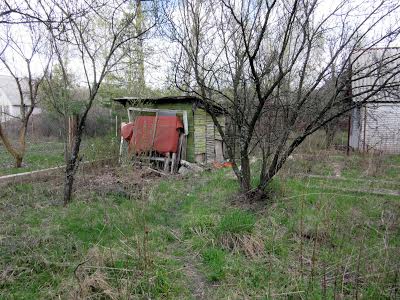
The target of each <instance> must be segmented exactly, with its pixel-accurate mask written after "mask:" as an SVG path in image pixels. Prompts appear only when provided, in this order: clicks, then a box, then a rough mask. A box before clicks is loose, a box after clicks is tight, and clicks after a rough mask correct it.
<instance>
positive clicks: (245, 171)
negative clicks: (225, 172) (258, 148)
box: [240, 153, 251, 193]
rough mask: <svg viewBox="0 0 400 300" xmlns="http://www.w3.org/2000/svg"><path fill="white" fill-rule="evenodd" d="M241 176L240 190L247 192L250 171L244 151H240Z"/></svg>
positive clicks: (249, 184) (249, 182) (249, 183)
mask: <svg viewBox="0 0 400 300" xmlns="http://www.w3.org/2000/svg"><path fill="white" fill-rule="evenodd" d="M240 167H241V172H240V173H241V177H240V191H241V192H242V193H247V192H248V191H250V189H251V171H250V160H249V157H248V155H247V154H246V153H242V158H241V160H240Z"/></svg>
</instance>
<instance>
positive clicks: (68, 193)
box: [64, 166, 75, 206]
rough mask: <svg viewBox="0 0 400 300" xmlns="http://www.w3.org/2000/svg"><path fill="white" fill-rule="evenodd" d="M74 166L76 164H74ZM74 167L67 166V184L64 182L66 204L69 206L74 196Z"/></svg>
mask: <svg viewBox="0 0 400 300" xmlns="http://www.w3.org/2000/svg"><path fill="white" fill-rule="evenodd" d="M72 167H73V168H74V166H72ZM74 173H75V172H74V169H71V168H69V167H67V170H66V172H65V184H64V206H67V204H68V203H69V202H71V198H72V187H73V185H74V175H75V174H74Z"/></svg>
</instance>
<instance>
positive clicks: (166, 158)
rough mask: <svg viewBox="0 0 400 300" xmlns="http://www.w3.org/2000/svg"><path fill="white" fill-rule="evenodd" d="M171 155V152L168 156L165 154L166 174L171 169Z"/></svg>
mask: <svg viewBox="0 0 400 300" xmlns="http://www.w3.org/2000/svg"><path fill="white" fill-rule="evenodd" d="M169 156H170V153H169V152H167V153H166V154H165V160H164V172H168V169H169V161H170V157H169Z"/></svg>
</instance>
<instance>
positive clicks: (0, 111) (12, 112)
mask: <svg viewBox="0 0 400 300" xmlns="http://www.w3.org/2000/svg"><path fill="white" fill-rule="evenodd" d="M21 87H22V92H23V98H24V103H23V104H24V106H25V109H27V108H28V107H29V106H30V105H31V103H30V100H29V88H28V82H27V79H21ZM39 113H40V109H39V108H35V109H34V111H33V114H39ZM20 116H21V97H20V93H19V90H18V85H17V83H16V81H15V79H14V78H13V77H11V76H7V75H0V122H1V123H3V122H7V121H9V120H12V119H15V118H18V117H20Z"/></svg>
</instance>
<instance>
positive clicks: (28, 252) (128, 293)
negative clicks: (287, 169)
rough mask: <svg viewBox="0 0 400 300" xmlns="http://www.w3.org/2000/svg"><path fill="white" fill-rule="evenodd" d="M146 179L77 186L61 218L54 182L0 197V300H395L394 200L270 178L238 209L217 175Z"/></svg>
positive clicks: (107, 174) (136, 173) (122, 177)
mask: <svg viewBox="0 0 400 300" xmlns="http://www.w3.org/2000/svg"><path fill="white" fill-rule="evenodd" d="M391 159H392V158H391ZM391 163H393V164H396V163H399V161H398V160H396V159H394V162H393V161H391ZM151 176H152V175H151V174H150V175H149V174H145V171H144V170H131V169H126V168H118V169H105V170H103V171H102V172H101V173H98V174H85V175H82V176H81V177H80V178H79V179H78V182H77V187H78V191H79V192H78V193H76V194H75V201H74V202H73V203H71V204H70V205H69V206H68V207H65V208H64V207H62V205H61V193H62V190H61V187H62V186H61V182H58V181H54V182H47V183H32V184H20V185H15V186H10V187H8V188H2V189H1V190H0V270H2V271H1V272H0V298H1V299H39V298H40V299H48V298H61V299H64V298H90V299H150V298H151V299H244V298H247V299H277V298H278V299H280V298H281V299H305V298H308V299H324V298H325V299H332V298H334V297H336V298H337V299H344V298H346V299H347V298H360V299H361V298H364V299H390V298H392V299H395V298H397V297H399V293H400V291H399V278H400V274H399V270H400V269H399V268H400V256H399V253H400V219H399V218H400V216H399V212H400V197H398V196H389V195H388V196H384V195H373V194H368V193H354V192H338V191H337V190H335V189H334V188H336V187H338V186H339V187H340V186H341V185H343V187H344V188H347V187H348V185H349V183H347V182H346V181H344V180H339V181H337V182H336V181H335V182H333V183H332V182H329V181H326V180H317V179H310V178H308V179H307V178H303V179H302V178H295V177H294V178H288V177H286V176H284V177H285V178H286V179H283V176H281V178H277V179H276V180H275V181H274V182H273V184H272V185H271V197H270V200H269V201H268V203H264V204H254V205H248V204H245V203H243V202H240V201H239V199H238V198H237V197H236V195H237V190H238V186H237V183H236V181H235V179H234V178H233V177H232V173H231V171H230V170H227V169H225V170H218V171H213V172H204V173H202V174H197V175H190V176H187V177H179V179H178V180H177V178H175V177H172V178H169V179H168V178H157V179H156V180H154V178H153V177H151ZM364 177H365V176H364ZM374 187H375V186H374ZM378 187H379V186H378ZM385 187H387V186H385ZM389 187H390V188H392V189H393V188H396V186H392V185H391V186H389ZM362 188H366V187H365V186H363V187H362Z"/></svg>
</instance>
